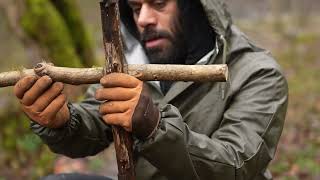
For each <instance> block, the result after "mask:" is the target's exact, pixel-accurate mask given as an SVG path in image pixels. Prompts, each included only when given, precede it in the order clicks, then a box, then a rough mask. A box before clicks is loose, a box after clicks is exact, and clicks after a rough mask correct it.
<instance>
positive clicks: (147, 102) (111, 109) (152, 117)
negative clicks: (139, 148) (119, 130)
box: [96, 73, 160, 139]
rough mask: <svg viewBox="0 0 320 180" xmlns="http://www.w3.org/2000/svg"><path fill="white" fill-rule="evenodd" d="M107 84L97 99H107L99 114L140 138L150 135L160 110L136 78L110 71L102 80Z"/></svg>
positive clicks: (105, 120) (110, 122)
mask: <svg viewBox="0 0 320 180" xmlns="http://www.w3.org/2000/svg"><path fill="white" fill-rule="evenodd" d="M100 83H101V85H102V86H103V87H104V88H102V89H98V90H97V92H96V99H97V100H100V101H105V102H104V103H103V104H102V105H101V106H100V110H99V111H100V114H102V117H103V120H104V122H105V123H107V124H111V125H116V126H122V127H123V128H124V129H125V130H127V131H129V132H132V133H133V134H134V135H135V136H136V137H138V138H140V139H146V138H148V137H150V136H151V135H152V134H153V132H154V131H155V130H156V127H157V126H158V123H159V119H160V113H159V109H158V108H157V107H156V106H155V105H154V104H153V102H152V99H151V97H150V96H149V95H148V93H147V92H146V90H145V88H144V87H143V82H142V81H140V80H138V79H137V78H135V77H133V76H130V75H127V74H122V73H111V74H108V75H105V76H104V77H103V78H102V79H101V80H100Z"/></svg>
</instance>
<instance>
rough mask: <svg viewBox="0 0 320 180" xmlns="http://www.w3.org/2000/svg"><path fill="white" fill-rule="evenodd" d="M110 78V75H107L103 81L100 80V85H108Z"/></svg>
mask: <svg viewBox="0 0 320 180" xmlns="http://www.w3.org/2000/svg"><path fill="white" fill-rule="evenodd" d="M109 76H110V74H107V75H105V76H103V77H102V78H101V79H100V84H101V85H102V86H104V85H105V84H107V83H108V82H109V80H108V79H109Z"/></svg>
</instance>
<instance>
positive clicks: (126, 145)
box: [100, 0, 135, 180]
mask: <svg viewBox="0 0 320 180" xmlns="http://www.w3.org/2000/svg"><path fill="white" fill-rule="evenodd" d="M100 8H101V20H102V30H103V42H104V48H105V55H106V67H105V73H106V74H107V73H111V72H123V69H124V68H123V62H124V53H123V45H122V41H121V32H120V14H119V5H118V2H117V0H103V1H101V2H100ZM112 132H113V139H114V143H115V149H116V156H117V163H118V178H119V180H134V179H135V173H134V165H133V156H132V154H133V147H132V146H133V143H132V137H131V134H130V133H128V132H127V131H125V130H124V129H123V128H120V127H116V126H114V127H113V128H112Z"/></svg>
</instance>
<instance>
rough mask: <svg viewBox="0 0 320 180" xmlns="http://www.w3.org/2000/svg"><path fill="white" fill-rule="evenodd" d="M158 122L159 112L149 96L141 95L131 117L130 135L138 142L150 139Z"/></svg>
mask: <svg viewBox="0 0 320 180" xmlns="http://www.w3.org/2000/svg"><path fill="white" fill-rule="evenodd" d="M159 122H160V110H159V108H158V107H157V106H155V105H154V104H153V102H152V99H151V98H150V97H149V96H145V95H141V96H140V99H139V103H138V105H137V106H136V108H135V113H134V114H133V116H132V134H133V135H135V136H136V137H137V138H138V139H140V140H146V139H148V138H150V137H151V136H152V135H153V134H154V133H155V131H156V130H157V127H158V125H159Z"/></svg>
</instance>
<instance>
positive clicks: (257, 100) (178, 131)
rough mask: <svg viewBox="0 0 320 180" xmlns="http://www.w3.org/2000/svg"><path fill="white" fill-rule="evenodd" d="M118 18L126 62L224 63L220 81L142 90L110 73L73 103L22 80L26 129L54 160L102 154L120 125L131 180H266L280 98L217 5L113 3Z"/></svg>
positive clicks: (269, 70)
mask: <svg viewBox="0 0 320 180" xmlns="http://www.w3.org/2000/svg"><path fill="white" fill-rule="evenodd" d="M120 10H121V16H122V17H121V19H122V22H123V27H125V28H123V30H124V31H123V36H124V39H125V44H126V57H127V61H128V63H136V62H137V61H139V62H145V63H148V62H150V63H155V64H190V65H191V64H222V63H227V64H228V66H229V72H230V77H229V82H228V83H212V82H208V83H194V82H173V83H170V82H160V83H159V82H147V83H143V82H142V81H140V80H138V79H136V78H134V77H132V76H129V75H126V74H121V73H112V74H109V75H105V76H104V77H103V78H102V79H101V81H100V82H101V83H100V85H93V86H91V87H90V88H89V89H88V91H87V94H86V99H85V100H84V101H82V102H81V103H77V104H76V103H74V104H72V103H68V101H67V100H66V97H65V95H64V94H63V93H62V90H63V84H62V83H59V82H52V80H51V79H50V78H49V77H42V78H40V79H35V78H33V77H26V78H24V79H22V80H20V81H19V82H18V83H17V85H16V86H15V88H14V91H15V94H16V96H17V97H18V98H19V99H20V102H21V105H22V109H23V111H24V112H25V113H26V114H27V115H28V116H29V117H30V119H31V120H32V122H31V128H32V130H33V131H34V132H35V133H36V134H38V135H39V136H40V137H41V138H42V140H43V141H44V142H45V143H46V144H47V145H48V146H49V147H50V149H51V150H52V151H53V152H55V153H59V154H64V155H66V156H69V157H72V158H77V157H85V156H91V155H95V154H97V153H99V152H101V151H102V150H104V149H105V148H107V147H108V145H109V144H110V143H111V142H112V141H113V139H112V132H111V126H110V125H118V126H122V127H123V128H124V129H125V130H127V131H129V132H132V134H133V136H134V158H135V171H136V175H137V179H139V180H151V179H153V180H162V179H163V180H164V179H184V180H189V179H190V180H198V179H203V180H208V179H230V180H231V179H271V178H272V176H271V174H270V172H269V171H268V170H267V166H268V164H269V162H270V161H271V160H272V158H273V157H274V155H275V152H276V147H277V143H278V141H279V138H280V135H281V132H282V128H283V123H284V119H285V114H286V109H287V98H288V92H287V83H286V80H285V78H284V76H283V73H282V72H281V70H280V68H279V66H278V64H277V63H276V62H275V61H274V59H273V58H272V57H271V56H270V54H269V53H268V52H267V51H265V50H263V49H261V48H258V47H257V46H255V45H254V44H253V43H251V42H250V41H249V40H248V39H247V37H246V36H245V35H244V34H243V33H242V32H241V31H240V30H239V29H238V28H237V27H236V26H235V25H233V24H232V22H231V18H230V16H229V14H228V13H227V11H226V10H225V7H224V5H223V3H221V2H220V1H218V0H121V1H120ZM138 41H139V42H138ZM140 45H142V47H143V48H140V47H141V46H140ZM144 53H145V54H146V56H144ZM49 178H51V179H59V178H61V179H72V178H74V179H81V178H82V179H86V178H87V179H100V178H101V179H107V178H104V177H98V176H84V175H83V176H81V175H79V174H78V175H77V174H71V175H63V176H49V177H48V179H49Z"/></svg>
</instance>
